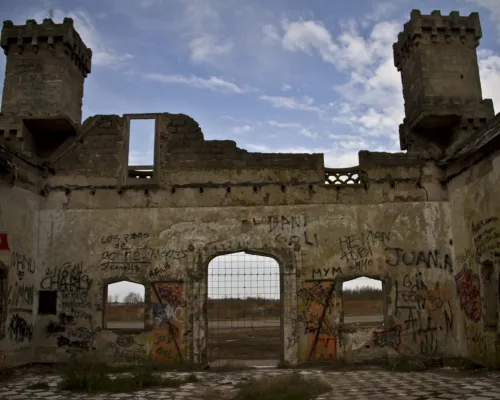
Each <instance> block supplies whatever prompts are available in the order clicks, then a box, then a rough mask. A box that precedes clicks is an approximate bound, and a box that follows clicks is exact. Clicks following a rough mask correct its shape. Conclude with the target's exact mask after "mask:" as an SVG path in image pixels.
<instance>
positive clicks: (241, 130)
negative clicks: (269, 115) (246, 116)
mask: <svg viewBox="0 0 500 400" xmlns="http://www.w3.org/2000/svg"><path fill="white" fill-rule="evenodd" d="M252 130H253V128H252V127H251V126H250V125H242V126H235V127H234V128H233V133H235V134H240V133H245V132H250V131H252Z"/></svg>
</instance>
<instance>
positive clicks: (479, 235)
mask: <svg viewBox="0 0 500 400" xmlns="http://www.w3.org/2000/svg"><path fill="white" fill-rule="evenodd" d="M498 221H499V218H498V217H494V216H492V217H488V218H485V219H482V220H480V221H477V222H472V224H471V228H472V236H473V240H474V246H475V247H476V251H477V252H478V253H479V254H491V253H492V252H495V251H496V250H498V249H500V232H499V231H498Z"/></svg>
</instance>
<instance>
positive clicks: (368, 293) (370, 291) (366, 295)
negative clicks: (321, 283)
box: [343, 286, 384, 300]
mask: <svg viewBox="0 0 500 400" xmlns="http://www.w3.org/2000/svg"><path fill="white" fill-rule="evenodd" d="M343 294H344V300H383V299H384V294H383V292H382V289H378V288H374V287H372V286H362V287H359V288H356V289H344V290H343Z"/></svg>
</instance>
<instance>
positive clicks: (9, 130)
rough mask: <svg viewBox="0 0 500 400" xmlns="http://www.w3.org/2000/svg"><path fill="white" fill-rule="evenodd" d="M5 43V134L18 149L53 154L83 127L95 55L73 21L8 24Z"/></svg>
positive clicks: (2, 122) (0, 124) (1, 122)
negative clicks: (86, 88) (86, 85)
mask: <svg viewBox="0 0 500 400" xmlns="http://www.w3.org/2000/svg"><path fill="white" fill-rule="evenodd" d="M0 45H1V47H2V48H3V49H4V52H5V55H6V56H7V62H6V70H5V82H4V88H3V97H2V117H1V120H0V133H2V134H3V139H5V140H7V141H10V145H11V146H13V147H15V148H16V150H18V151H21V152H27V153H30V154H31V153H33V152H35V153H38V155H41V156H43V155H47V154H48V153H50V152H51V151H53V150H54V148H55V147H57V146H58V145H59V144H60V143H61V142H62V141H64V140H65V138H66V137H67V136H68V135H71V134H75V133H76V130H77V129H78V126H79V125H80V124H81V118H82V100H83V86H84V81H85V77H86V76H87V74H89V73H90V70H91V59H92V51H91V50H90V49H89V48H87V46H85V44H84V43H83V41H82V39H81V38H80V35H79V34H78V33H77V32H76V30H75V28H74V26H73V20H72V19H71V18H64V20H63V22H62V23H61V24H56V23H54V22H53V21H52V20H51V19H44V20H43V23H42V24H38V23H37V22H36V21H35V20H28V21H26V24H25V25H14V24H13V23H12V22H11V21H4V23H3V29H2V36H1V41H0ZM1 138H2V135H0V139H1ZM16 140H17V142H15V141H16ZM19 140H20V141H21V142H22V143H19Z"/></svg>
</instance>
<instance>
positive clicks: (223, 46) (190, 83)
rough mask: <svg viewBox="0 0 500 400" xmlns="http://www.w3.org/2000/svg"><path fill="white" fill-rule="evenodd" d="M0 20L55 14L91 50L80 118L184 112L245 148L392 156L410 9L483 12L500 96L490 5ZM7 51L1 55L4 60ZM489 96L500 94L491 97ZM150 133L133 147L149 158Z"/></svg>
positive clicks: (79, 12) (456, 2)
mask: <svg viewBox="0 0 500 400" xmlns="http://www.w3.org/2000/svg"><path fill="white" fill-rule="evenodd" d="M0 3H1V4H0V13H1V15H2V18H3V19H11V20H13V21H14V22H15V23H16V24H19V23H24V21H25V20H26V19H28V18H35V19H37V20H38V21H40V22H41V20H42V19H43V18H44V17H46V16H47V15H48V10H49V9H53V10H54V16H55V20H56V21H59V22H60V21H61V20H62V18H63V17H64V16H70V17H72V18H73V19H74V20H75V25H76V28H77V30H78V31H79V33H80V35H81V36H82V38H83V39H84V41H85V42H86V44H87V45H88V46H89V47H91V48H92V50H93V52H94V57H93V65H92V73H91V74H90V75H89V76H88V78H87V80H86V86H85V97H84V118H85V117H88V116H90V115H93V114H120V115H121V114H124V113H134V112H137V113H139V112H172V113H184V114H188V115H190V116H192V117H193V118H194V119H196V120H197V121H198V122H199V123H200V125H201V128H202V130H203V132H204V135H205V138H207V139H233V140H235V141H236V142H237V143H238V145H239V146H240V147H242V148H245V149H247V150H250V151H264V152H266V151H273V152H274V151H277V152H324V153H325V163H326V165H327V166H328V167H344V166H352V165H356V164H357V163H358V158H357V152H358V151H359V150H361V149H370V150H374V151H399V143H398V129H397V127H398V124H399V123H400V122H401V121H402V119H403V99H402V93H401V83H400V77H399V74H398V72H397V71H396V69H395V68H394V66H393V63H392V43H393V42H394V41H395V40H396V37H397V33H398V32H399V31H400V29H401V27H402V24H403V23H404V22H405V21H407V20H408V18H409V13H410V11H411V9H412V8H416V7H417V4H418V8H419V9H420V10H422V12H424V13H430V12H431V11H432V10H433V9H440V10H442V12H443V13H449V11H451V10H459V11H460V12H461V14H464V15H465V14H468V13H470V12H471V11H478V12H479V13H480V16H481V17H482V25H483V33H484V38H483V40H482V42H481V46H480V55H481V74H482V78H483V90H484V93H485V97H491V98H493V99H494V101H495V100H497V101H495V103H498V102H500V94H499V93H500V57H499V54H500V41H499V40H500V7H498V0H429V1H418V2H416V1H414V2H412V1H409V0H389V1H384V0H353V1H351V2H345V1H336V0H310V1H304V0H252V1H244V0H85V1H77V0H72V1H67V0H66V1H50V0H36V1H35V0H31V1H28V0H16V1H12V0H4V1H2V2H0ZM4 65H5V58H4V57H0V68H2V69H3V68H4ZM495 97H497V98H498V99H495ZM147 146H148V141H143V142H142V143H138V145H137V148H135V149H132V150H133V152H134V155H133V156H134V160H135V161H136V162H139V163H140V162H141V160H143V159H144V158H148V157H150V155H148V154H147V153H148V151H147V150H148V147H147Z"/></svg>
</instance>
